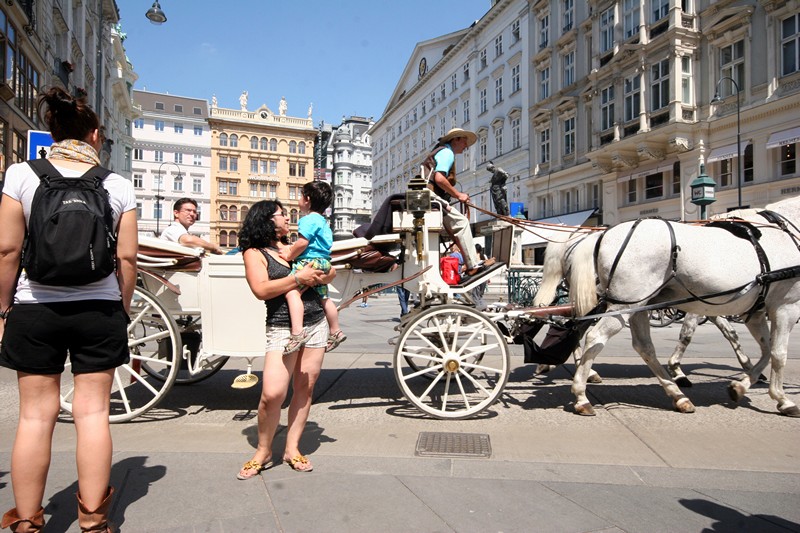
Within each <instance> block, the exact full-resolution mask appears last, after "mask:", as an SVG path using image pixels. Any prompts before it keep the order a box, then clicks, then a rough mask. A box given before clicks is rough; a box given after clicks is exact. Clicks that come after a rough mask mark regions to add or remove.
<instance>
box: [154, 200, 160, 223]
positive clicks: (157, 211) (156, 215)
mask: <svg viewBox="0 0 800 533" xmlns="http://www.w3.org/2000/svg"><path fill="white" fill-rule="evenodd" d="M153 218H155V219H156V220H161V202H156V203H155V204H154V205H153Z"/></svg>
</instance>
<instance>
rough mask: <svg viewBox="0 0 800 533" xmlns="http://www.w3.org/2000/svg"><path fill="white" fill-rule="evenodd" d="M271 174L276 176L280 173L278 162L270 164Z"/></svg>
mask: <svg viewBox="0 0 800 533" xmlns="http://www.w3.org/2000/svg"><path fill="white" fill-rule="evenodd" d="M269 173H270V174H272V175H275V174H277V173H278V162H277V161H270V162H269Z"/></svg>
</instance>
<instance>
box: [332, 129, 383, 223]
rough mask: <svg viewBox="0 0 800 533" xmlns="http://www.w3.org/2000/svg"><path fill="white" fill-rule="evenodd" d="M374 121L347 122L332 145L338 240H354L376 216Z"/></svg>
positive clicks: (336, 134) (334, 206)
mask: <svg viewBox="0 0 800 533" xmlns="http://www.w3.org/2000/svg"><path fill="white" fill-rule="evenodd" d="M372 124H373V122H372V119H369V118H364V117H349V118H343V119H342V123H341V124H340V125H339V126H338V127H336V128H334V130H333V135H332V140H331V142H329V144H328V153H329V154H330V157H329V158H328V159H329V160H330V161H332V165H333V166H332V169H331V174H332V179H333V189H334V199H333V202H334V204H333V212H332V214H331V219H332V221H333V236H334V239H350V238H352V237H353V230H354V229H355V228H357V227H358V226H360V225H361V224H363V223H365V222H369V221H370V215H371V213H372V145H371V138H370V136H369V134H368V133H367V130H369V128H370V127H371V126H372Z"/></svg>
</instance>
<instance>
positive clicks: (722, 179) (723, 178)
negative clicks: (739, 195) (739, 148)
mask: <svg viewBox="0 0 800 533" xmlns="http://www.w3.org/2000/svg"><path fill="white" fill-rule="evenodd" d="M732 163H733V158H731V159H723V160H721V161H720V162H719V176H718V178H719V186H720V187H727V186H729V185H731V184H732V183H733V180H732V178H731V174H732V172H731V169H732V168H733V165H732Z"/></svg>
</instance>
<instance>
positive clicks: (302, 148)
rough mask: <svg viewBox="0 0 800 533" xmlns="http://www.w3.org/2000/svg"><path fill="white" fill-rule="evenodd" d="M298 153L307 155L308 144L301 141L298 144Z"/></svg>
mask: <svg viewBox="0 0 800 533" xmlns="http://www.w3.org/2000/svg"><path fill="white" fill-rule="evenodd" d="M297 153H298V154H305V153H306V143H304V142H303V141H300V142H299V143H297Z"/></svg>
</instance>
